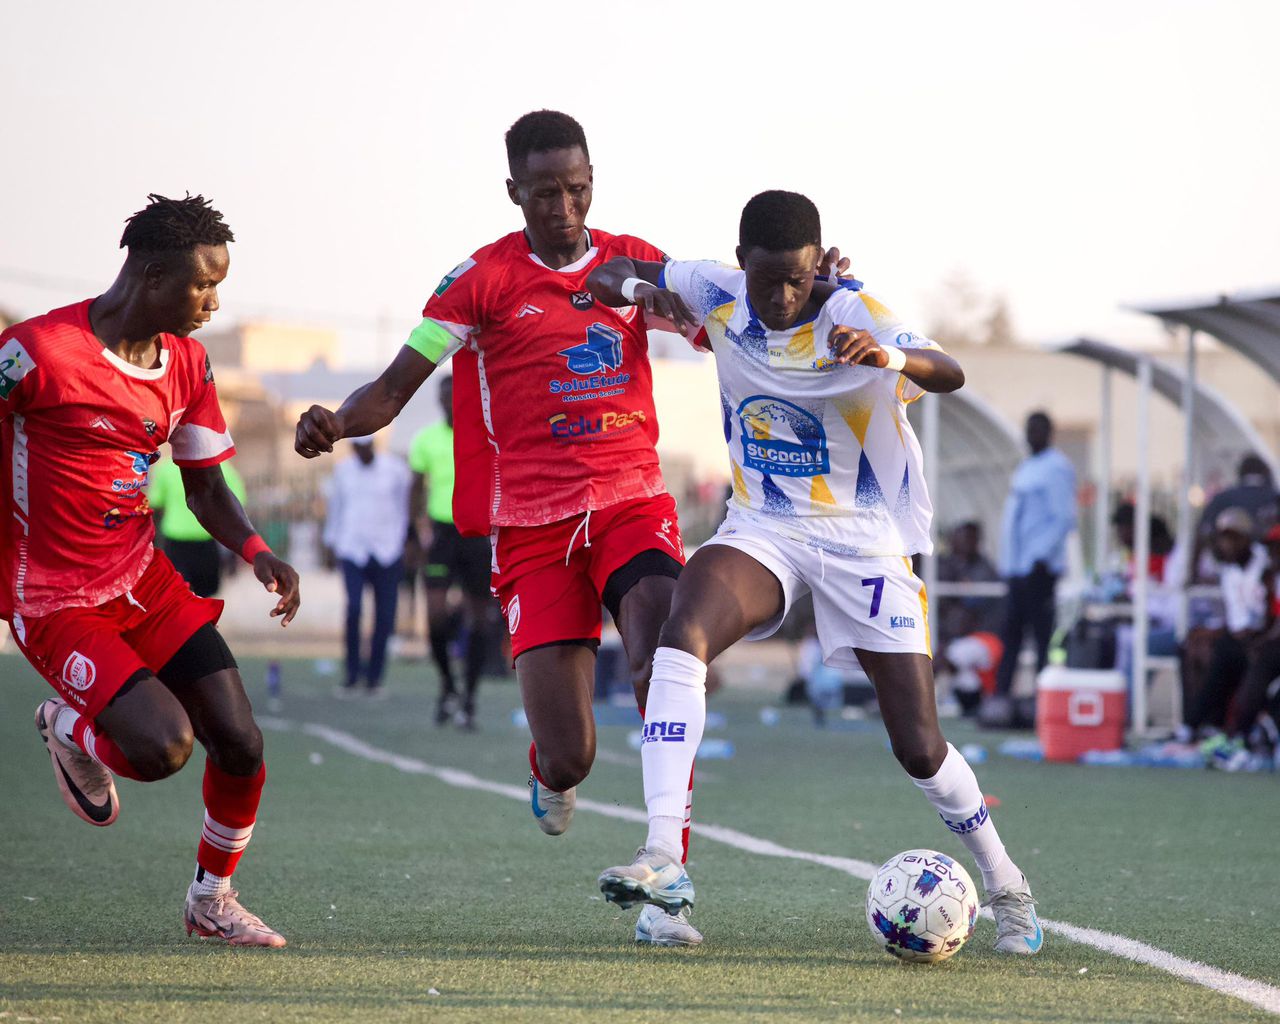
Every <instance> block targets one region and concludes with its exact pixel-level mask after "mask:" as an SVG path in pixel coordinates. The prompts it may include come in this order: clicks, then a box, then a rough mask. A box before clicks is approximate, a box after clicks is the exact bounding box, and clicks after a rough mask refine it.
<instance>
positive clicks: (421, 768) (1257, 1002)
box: [258, 718, 1280, 1014]
mask: <svg viewBox="0 0 1280 1024" xmlns="http://www.w3.org/2000/svg"><path fill="white" fill-rule="evenodd" d="M258 722H259V724H260V725H263V726H265V727H267V728H270V729H276V730H280V731H287V730H289V729H290V728H292V723H290V722H288V721H285V720H283V719H261V718H260V719H259V720H258ZM302 731H303V732H304V733H306V734H307V735H308V736H314V737H316V738H317V739H321V740H324V741H325V742H326V743H331V744H332V745H333V746H335V747H337V748H338V749H340V750H345V751H346V752H347V753H348V754H353V755H355V756H356V757H362V758H364V759H365V760H366V761H374V762H376V763H378V764H385V765H389V766H390V767H392V768H395V769H396V770H397V771H400V772H404V773H405V774H408V775H430V776H432V777H433V778H436V779H439V780H440V781H441V782H444V783H447V784H448V785H450V786H457V787H459V788H461V789H479V790H483V791H484V792H486V793H494V794H497V795H498V796H505V797H508V798H510V799H512V800H519V801H520V802H522V803H524V802H527V801H528V799H529V792H528V790H527V789H526V788H525V787H524V786H509V785H506V784H505V783H501V782H491V781H489V780H488V779H482V778H480V777H479V776H477V775H472V774H471V773H470V772H465V771H461V770H459V769H457V768H438V767H436V766H434V765H429V764H427V763H426V762H425V761H419V760H418V759H417V758H416V757H405V756H403V755H401V754H393V753H392V752H391V751H389V750H382V749H380V748H378V747H374V746H371V745H369V744H368V743H365V742H364V741H363V740H361V739H359V738H357V737H355V736H353V735H351V734H350V733H348V732H343V731H341V730H340V729H333V728H330V727H329V726H327V725H319V724H316V723H309V724H306V725H304V726H302ZM577 807H578V809H579V810H583V811H591V812H593V813H595V814H603V815H604V816H605V817H608V818H617V819H618V820H620V821H631V822H635V823H636V824H640V825H647V824H648V822H649V816H648V814H646V813H645V812H644V811H641V810H640V809H639V808H635V807H619V806H616V805H614V804H602V803H598V802H597V801H595V800H579V801H578V803H577ZM693 829H694V831H695V832H696V833H697V834H698V835H699V836H700V837H702V838H704V839H710V840H713V841H714V842H718V843H724V844H725V845H727V846H732V847H735V848H737V849H739V850H745V851H746V852H748V853H755V854H759V855H760V856H762V857H782V858H785V859H787V860H800V861H805V862H807V863H810V864H818V865H821V866H822V867H828V868H832V869H833V870H836V871H842V872H844V873H845V874H847V875H851V876H853V877H854V878H857V879H861V880H862V881H869V880H870V879H871V878H872V876H873V875H875V873H876V871H877V870H879V865H878V864H872V863H871V862H870V861H865V860H854V859H853V858H851V857H832V856H829V855H827V854H822V853H810V852H808V851H806V850H793V849H791V848H789V847H786V846H781V845H780V844H778V843H775V842H771V841H770V840H768V839H760V838H758V837H756V836H752V835H748V834H747V833H745V832H739V831H738V830H737V829H732V828H724V827H723V826H720V825H704V824H702V823H700V822H697V821H695V822H694V825H693ZM983 913H984V916H989V912H987V911H984V912H983ZM1040 925H1041V927H1042V928H1044V930H1045V931H1046V932H1050V933H1051V934H1057V935H1061V936H1062V937H1063V938H1066V939H1070V940H1071V941H1072V942H1079V943H1081V944H1082V945H1085V946H1092V947H1093V948H1094V949H1099V950H1101V951H1102V952H1104V953H1111V954H1112V955H1113V956H1120V957H1124V958H1125V959H1127V960H1133V961H1135V962H1136V963H1140V964H1147V965H1148V966H1151V967H1155V968H1158V969H1159V970H1162V971H1166V972H1168V973H1169V974H1172V975H1174V976H1176V977H1179V978H1182V979H1184V980H1185V981H1190V982H1192V983H1194V984H1196V985H1202V986H1204V987H1205V988H1208V989H1212V990H1213V991H1215V992H1221V993H1223V994H1224V995H1228V996H1234V997H1235V998H1236V999H1239V1000H1242V1001H1243V1002H1246V1003H1250V1004H1251V1005H1253V1006H1257V1007H1259V1008H1260V1009H1263V1010H1267V1011H1268V1012H1270V1013H1275V1014H1280V988H1276V987H1275V986H1273V985H1268V984H1267V983H1266V982H1263V981H1258V980H1256V979H1254V978H1246V977H1244V976H1243V975H1240V974H1234V973H1232V972H1231V971H1224V970H1222V969H1221V968H1218V967H1210V966H1209V965H1208V964H1202V963H1198V962H1197V961H1195V960H1186V959H1184V958H1183V957H1180V956H1175V955H1174V954H1172V953H1167V952H1165V951H1164V950H1163V949H1157V948H1156V947H1155V946H1149V945H1147V944H1146V943H1145V942H1138V941H1137V940H1136V939H1127V938H1125V937H1124V936H1123V935H1113V934H1112V933H1110V932H1103V931H1098V930H1097V929H1096V928H1081V927H1079V926H1078V925H1074V924H1067V923H1066V922H1064V921H1049V920H1046V919H1044V918H1041V919H1040Z"/></svg>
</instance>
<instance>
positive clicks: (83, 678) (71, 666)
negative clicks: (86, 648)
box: [62, 651, 98, 693]
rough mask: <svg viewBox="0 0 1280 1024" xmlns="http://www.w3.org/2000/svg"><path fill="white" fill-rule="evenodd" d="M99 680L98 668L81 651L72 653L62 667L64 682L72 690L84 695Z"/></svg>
mask: <svg viewBox="0 0 1280 1024" xmlns="http://www.w3.org/2000/svg"><path fill="white" fill-rule="evenodd" d="M97 678H98V668H97V666H96V665H94V663H93V662H92V661H91V660H90V659H89V658H86V657H85V656H84V655H83V654H81V653H80V652H79V651H72V652H71V653H70V654H69V655H67V660H66V662H65V663H63V666H62V681H63V682H64V683H66V684H67V685H68V686H69V687H71V689H73V690H79V691H80V692H81V693H83V692H84V691H85V690H87V689H89V687H91V686H92V685H93V681H94V680H95V679H97Z"/></svg>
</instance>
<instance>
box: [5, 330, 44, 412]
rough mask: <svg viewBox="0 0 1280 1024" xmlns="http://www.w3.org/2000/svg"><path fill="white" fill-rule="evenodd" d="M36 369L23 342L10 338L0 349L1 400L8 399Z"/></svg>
mask: <svg viewBox="0 0 1280 1024" xmlns="http://www.w3.org/2000/svg"><path fill="white" fill-rule="evenodd" d="M35 368H36V361H35V360H34V359H32V358H31V356H30V355H29V354H28V353H27V350H26V349H25V348H23V347H22V342H20V341H19V340H18V339H17V338H10V339H9V340H8V341H6V342H5V343H4V345H3V346H2V347H0V398H8V397H9V395H10V393H11V392H12V391H13V389H14V388H16V387H17V386H18V383H19V382H20V381H21V380H22V378H23V377H25V376H26V375H27V374H29V373H30V372H31V371H32V370H34V369H35Z"/></svg>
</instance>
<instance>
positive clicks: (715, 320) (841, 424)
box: [588, 191, 1043, 955]
mask: <svg viewBox="0 0 1280 1024" xmlns="http://www.w3.org/2000/svg"><path fill="white" fill-rule="evenodd" d="M739 243H740V244H739V246H738V249H737V257H738V262H739V264H740V265H741V267H742V268H743V269H741V270H738V269H734V268H731V267H727V266H723V265H721V264H718V263H708V262H688V263H685V262H671V263H668V264H666V265H665V266H664V265H663V264H660V263H646V262H639V261H635V260H631V259H627V258H624V257H618V258H616V259H613V260H611V261H610V262H609V263H607V264H605V265H604V266H602V267H600V268H598V269H597V270H595V271H594V272H593V273H592V274H591V276H590V278H589V279H588V286H589V287H590V288H591V290H592V292H593V293H594V294H595V296H596V297H597V298H598V299H600V300H601V301H603V302H606V303H609V304H611V305H624V304H630V303H632V302H634V303H635V304H637V305H642V306H645V307H646V308H647V307H648V305H649V304H650V303H651V302H652V301H653V300H654V296H655V295H657V294H658V293H659V292H660V291H661V290H666V291H669V292H674V293H675V294H676V295H677V296H678V297H679V298H680V299H682V300H683V301H684V303H685V304H686V306H687V307H688V308H687V310H685V312H687V313H688V314H689V318H690V320H691V321H692V322H695V323H698V324H702V325H703V326H704V327H705V329H706V333H707V336H708V339H709V341H710V344H711V347H712V350H713V351H714V353H715V356H716V366H717V370H718V372H719V377H720V403H721V408H722V411H723V415H724V433H725V440H726V442H727V443H728V445H729V455H730V463H731V467H732V472H733V496H732V498H730V500H729V512H728V515H727V517H726V518H725V521H724V524H723V525H722V526H721V527H720V529H719V531H718V532H717V533H716V535H715V536H714V537H713V538H712V539H711V540H710V541H708V542H707V543H706V544H705V545H703V547H702V548H701V549H699V551H698V552H697V554H695V555H694V556H693V558H691V559H690V560H689V563H688V565H687V566H686V567H685V571H684V573H683V574H682V575H681V576H680V579H679V582H678V583H677V585H676V590H675V596H674V598H673V600H672V607H671V617H670V618H669V619H668V620H667V623H666V625H665V626H664V627H663V629H662V634H661V638H660V640H659V647H658V650H657V653H656V654H655V655H654V659H653V676H652V681H651V682H650V684H649V704H648V714H647V716H646V719H645V727H644V744H643V747H642V751H643V764H644V788H645V801H646V803H647V805H648V810H649V835H648V838H647V840H646V841H645V844H644V846H643V847H642V848H641V849H640V851H639V852H638V853H637V855H636V858H635V860H634V861H633V862H632V863H631V864H627V865H622V866H620V867H614V868H610V869H608V870H607V871H605V872H604V873H603V874H602V875H601V876H600V888H601V890H602V891H603V892H604V894H605V898H606V899H608V900H610V901H612V902H615V903H618V904H620V905H622V906H624V907H626V906H631V905H633V904H636V903H648V904H654V905H656V906H660V907H663V908H664V909H666V910H667V911H668V912H670V913H675V912H677V911H678V910H680V908H682V907H685V906H691V905H692V904H693V899H694V890H693V884H692V882H691V881H690V880H689V877H688V875H687V874H686V873H685V871H684V869H683V868H682V866H681V864H680V828H681V824H682V821H683V817H684V801H685V790H686V789H687V787H686V785H685V783H686V781H687V780H688V778H689V770H690V767H691V766H692V764H693V759H694V754H695V752H696V751H697V748H698V744H699V742H700V741H701V739H702V732H703V726H704V723H705V719H706V693H705V687H704V681H705V678H706V671H707V664H708V663H709V662H710V661H711V660H712V659H713V658H715V657H716V655H718V654H719V653H720V652H721V651H723V650H725V649H726V648H727V647H729V646H730V645H731V644H733V643H735V642H736V641H738V640H740V639H742V638H743V637H746V638H748V639H751V640H760V639H764V638H765V637H767V636H770V635H771V634H772V633H773V632H774V631H775V630H777V628H778V627H779V625H780V624H781V623H782V620H783V617H784V616H785V615H786V612H787V609H788V608H789V607H790V606H791V604H792V602H794V601H795V600H796V599H797V598H798V597H800V596H802V595H803V594H804V593H805V591H811V592H812V593H813V603H814V611H815V614H816V618H817V627H818V638H819V641H820V642H821V645H822V653H823V658H824V660H825V661H826V663H827V664H828V665H832V666H840V667H845V666H847V667H853V666H854V665H858V664H860V665H861V666H862V668H863V669H864V670H865V671H866V673H867V675H868V676H870V678H871V681H872V683H873V684H874V686H875V688H876V696H877V698H878V700H879V703H880V710H881V714H882V716H883V718H884V724H885V728H886V729H887V730H888V733H889V739H890V742H891V744H892V747H893V752H894V755H895V756H896V757H897V759H898V761H899V763H900V764H901V765H902V767H903V768H904V769H906V772H907V774H908V775H909V776H910V777H911V781H912V782H914V783H915V784H916V786H918V787H919V788H920V790H921V791H922V792H923V793H924V794H925V796H926V797H927V798H928V799H929V802H930V803H932V804H933V806H934V807H935V808H937V810H938V812H939V814H941V816H942V820H943V822H944V823H945V824H946V826H947V827H948V828H949V829H951V831H952V832H954V833H956V834H957V835H958V836H959V837H960V840H961V842H963V843H964V845H965V846H966V847H967V848H968V849H969V851H970V852H971V853H972V854H973V856H974V859H975V860H976V861H977V865H978V868H979V870H980V871H981V873H982V881H983V885H984V888H985V889H986V900H985V903H986V904H987V905H988V906H990V907H991V909H992V911H993V912H994V915H995V919H996V949H997V950H1000V951H1002V952H1006V953H1020V954H1024V955H1027V954H1032V953H1035V952H1037V951H1038V950H1039V949H1040V946H1041V944H1042V942H1043V933H1042V932H1041V929H1040V925H1039V922H1038V921H1037V919H1036V914H1035V908H1034V903H1033V900H1032V898H1031V889H1030V886H1029V885H1028V884H1027V880H1026V878H1025V877H1024V875H1023V874H1022V872H1021V871H1020V870H1019V869H1018V867H1017V866H1016V865H1015V864H1014V863H1013V861H1012V860H1011V859H1010V858H1009V855H1008V854H1007V853H1006V852H1005V848H1004V845H1003V843H1002V842H1001V841H1000V837H999V835H998V834H997V833H996V828H995V824H994V823H993V822H992V821H991V818H990V816H989V814H988V813H987V806H986V803H985V802H984V800H983V797H982V790H981V789H979V788H978V780H977V779H976V778H975V776H974V774H973V770H972V769H971V768H970V767H969V765H968V764H967V763H966V762H965V759H964V757H963V756H962V755H961V754H960V752H959V751H958V750H956V748H955V747H953V746H951V744H949V743H948V742H947V741H946V739H945V738H944V737H943V735H942V731H941V730H940V729H939V727H938V716H937V710H936V704H935V699H934V684H933V667H932V661H931V656H930V648H929V625H928V605H927V602H926V597H925V591H924V585H923V584H922V583H921V581H920V580H919V579H918V578H917V577H916V576H915V575H914V573H913V572H912V568H911V556H912V555H914V554H917V553H920V554H929V553H930V552H931V550H932V545H931V543H930V539H929V524H930V520H931V518H932V507H931V505H930V503H929V495H928V492H927V490H926V489H925V480H924V472H923V467H922V459H921V453H920V446H919V443H918V442H917V440H916V437H915V434H914V433H913V432H912V430H911V425H910V424H909V423H908V422H907V415H906V406H907V403H908V402H910V401H912V400H913V399H915V398H918V397H919V396H920V395H922V394H923V393H925V392H927V391H933V392H948V391H955V390H956V389H957V388H959V387H960V386H961V385H962V384H963V383H964V373H963V371H962V370H961V369H960V366H959V364H958V363H957V362H956V361H955V360H954V359H952V358H951V357H950V356H948V355H947V354H946V353H945V352H943V351H942V350H941V349H940V348H939V347H938V346H937V345H936V344H934V343H933V342H932V341H930V340H929V339H927V338H924V337H921V336H920V335H918V334H915V333H913V332H912V331H910V330H908V329H907V328H906V327H905V326H903V325H902V324H901V323H900V322H899V321H898V320H897V319H896V318H895V317H894V316H893V314H892V313H890V312H889V310H888V309H887V308H885V306H883V305H881V304H880V303H879V302H878V301H877V300H876V299H874V298H872V297H871V296H870V295H868V294H867V293H866V292H864V291H862V290H861V286H860V285H859V284H858V283H857V282H854V281H843V282H841V283H840V286H839V287H835V288H832V287H831V286H830V285H828V284H826V283H823V284H820V285H819V286H818V288H817V289H815V287H814V279H815V276H816V275H817V274H818V273H819V272H820V271H821V269H822V247H821V231H820V223H819V217H818V211H817V209H816V208H815V207H814V205H813V203H812V202H810V201H809V200H808V199H807V198H805V197H804V196H802V195H798V194H796V193H794V192H780V191H772V192H763V193H761V194H760V195H758V196H756V197H755V198H753V199H752V200H751V201H750V202H749V203H747V205H746V207H745V208H744V209H743V211H742V221H741V226H740V229H739Z"/></svg>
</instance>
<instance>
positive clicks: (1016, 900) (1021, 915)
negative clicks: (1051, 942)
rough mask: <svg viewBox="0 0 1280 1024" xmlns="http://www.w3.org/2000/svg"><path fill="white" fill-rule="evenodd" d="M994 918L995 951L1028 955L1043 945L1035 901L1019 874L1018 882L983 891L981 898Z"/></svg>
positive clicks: (1024, 880)
mask: <svg viewBox="0 0 1280 1024" xmlns="http://www.w3.org/2000/svg"><path fill="white" fill-rule="evenodd" d="M982 905H983V906H984V907H990V908H991V913H992V914H993V915H994V916H995V919H996V946H995V948H996V951H997V952H999V953H1013V954H1015V955H1017V956H1031V955H1032V954H1035V953H1039V952H1040V947H1041V946H1043V945H1044V931H1043V929H1041V927H1040V920H1039V918H1037V917H1036V901H1035V900H1034V899H1032V898H1031V885H1030V884H1029V883H1028V882H1027V876H1026V875H1023V876H1022V884H1021V885H1011V886H1006V887H1005V888H1003V889H996V890H995V891H994V892H989V893H987V898H986V899H985V900H983V901H982Z"/></svg>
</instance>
